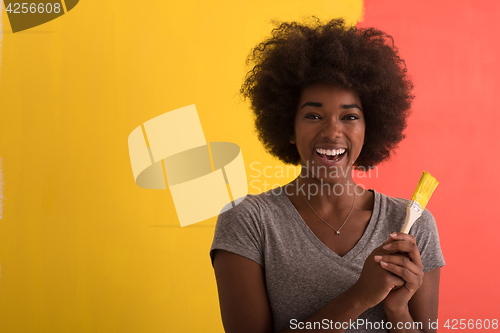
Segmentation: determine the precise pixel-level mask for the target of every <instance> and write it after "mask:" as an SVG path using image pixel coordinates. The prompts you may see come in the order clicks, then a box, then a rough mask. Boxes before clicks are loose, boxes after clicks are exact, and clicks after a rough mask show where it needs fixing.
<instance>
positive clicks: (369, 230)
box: [280, 190, 382, 262]
mask: <svg viewBox="0 0 500 333" xmlns="http://www.w3.org/2000/svg"><path fill="white" fill-rule="evenodd" d="M370 191H373V194H374V204H373V212H372V216H371V218H370V221H369V222H368V226H367V227H366V229H365V232H364V233H363V235H362V236H361V238H360V239H359V241H358V242H357V243H356V245H354V247H353V248H352V249H350V250H349V252H347V253H346V254H345V255H343V256H339V255H338V254H337V253H336V252H335V251H333V250H331V249H330V248H329V247H328V246H326V245H325V244H324V243H323V242H322V241H321V240H320V239H319V238H318V237H317V236H316V235H315V234H314V232H313V231H312V230H311V229H310V228H309V226H308V225H307V223H306V222H305V221H304V219H303V218H302V216H301V215H300V213H299V212H298V211H297V208H295V206H294V205H293V203H292V201H291V200H290V198H289V197H288V196H287V195H286V193H285V191H280V192H281V194H280V197H281V200H282V201H283V203H284V204H285V206H287V207H288V208H289V211H290V212H291V215H292V217H293V220H294V221H295V223H297V224H298V226H299V227H300V228H301V230H302V231H303V232H304V234H305V235H306V236H307V238H309V240H310V241H311V243H313V244H314V245H315V246H316V247H317V248H318V250H319V251H320V252H321V253H323V254H324V255H326V256H327V257H330V258H332V259H334V260H335V261H344V262H345V261H349V260H352V259H354V258H355V257H356V256H357V255H358V254H359V253H360V252H361V251H362V250H363V249H364V248H365V246H366V245H367V244H368V240H369V239H370V237H371V235H372V234H373V231H374V230H375V226H376V224H377V222H378V217H379V215H380V204H381V203H380V200H381V197H382V195H381V194H380V193H378V192H377V191H374V190H370Z"/></svg>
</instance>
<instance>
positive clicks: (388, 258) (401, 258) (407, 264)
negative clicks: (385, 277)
mask: <svg viewBox="0 0 500 333" xmlns="http://www.w3.org/2000/svg"><path fill="white" fill-rule="evenodd" d="M374 259H375V261H376V262H378V263H380V264H381V265H382V262H384V263H389V264H393V265H396V266H400V267H404V268H406V269H408V270H409V271H410V272H412V273H413V274H416V275H418V274H423V270H422V269H423V268H421V267H419V266H418V265H416V264H415V263H414V262H412V261H411V260H410V258H409V257H408V256H406V255H377V256H375V257H374ZM382 268H385V266H384V265H382Z"/></svg>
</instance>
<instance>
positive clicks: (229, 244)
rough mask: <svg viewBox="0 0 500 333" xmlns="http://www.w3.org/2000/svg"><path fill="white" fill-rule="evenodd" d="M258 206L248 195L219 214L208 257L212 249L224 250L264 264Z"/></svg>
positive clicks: (212, 253) (211, 253)
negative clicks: (234, 205)
mask: <svg viewBox="0 0 500 333" xmlns="http://www.w3.org/2000/svg"><path fill="white" fill-rule="evenodd" d="M260 223H261V218H260V211H259V207H258V205H257V203H256V201H255V199H254V198H253V196H251V195H248V196H247V197H246V198H245V199H244V200H243V201H242V202H241V203H239V204H238V205H236V207H234V208H232V209H229V210H228V211H226V212H224V213H222V214H220V215H219V217H218V219H217V224H216V226H215V233H214V240H213V242H212V247H211V248H210V258H211V260H212V265H213V260H214V250H225V251H228V252H232V253H235V254H238V255H240V256H243V257H245V258H248V259H250V260H253V261H255V262H256V263H258V264H259V265H262V266H263V265H264V260H263V251H262V244H263V239H262V232H261V225H260Z"/></svg>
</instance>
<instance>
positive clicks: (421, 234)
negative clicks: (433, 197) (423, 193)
mask: <svg viewBox="0 0 500 333" xmlns="http://www.w3.org/2000/svg"><path fill="white" fill-rule="evenodd" d="M410 234H411V235H413V236H415V239H416V241H417V245H418V249H419V251H420V257H421V259H422V264H423V265H424V273H427V272H428V271H431V270H433V269H435V268H438V267H442V266H444V265H445V261H444V258H443V253H442V251H441V245H440V243H439V233H438V230H437V226H436V221H435V220H434V217H433V216H432V214H431V212H429V211H428V210H427V209H425V210H424V212H423V213H422V216H420V218H418V219H417V220H416V221H415V224H414V225H413V227H412V229H411V230H410Z"/></svg>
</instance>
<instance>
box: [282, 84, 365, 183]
mask: <svg viewBox="0 0 500 333" xmlns="http://www.w3.org/2000/svg"><path fill="white" fill-rule="evenodd" d="M364 138H365V118H364V115H363V108H362V105H361V101H360V99H359V97H358V95H357V94H356V93H354V92H352V91H349V90H346V89H343V88H340V87H338V86H330V85H324V84H315V85H312V86H309V87H307V88H306V89H304V90H303V91H302V95H301V98H300V102H299V105H298V108H297V113H296V116H295V135H294V136H293V137H292V138H291V140H290V142H291V143H293V144H295V145H296V146H297V150H298V152H299V155H300V160H301V164H302V166H306V167H307V168H308V169H309V170H311V171H313V173H314V175H315V177H316V178H321V179H323V180H325V181H328V180H331V179H332V178H337V177H332V175H343V174H344V175H347V177H348V178H350V174H351V173H350V168H351V166H352V165H353V163H354V162H355V161H356V159H357V158H358V156H359V154H360V153H361V148H363V142H364Z"/></svg>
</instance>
